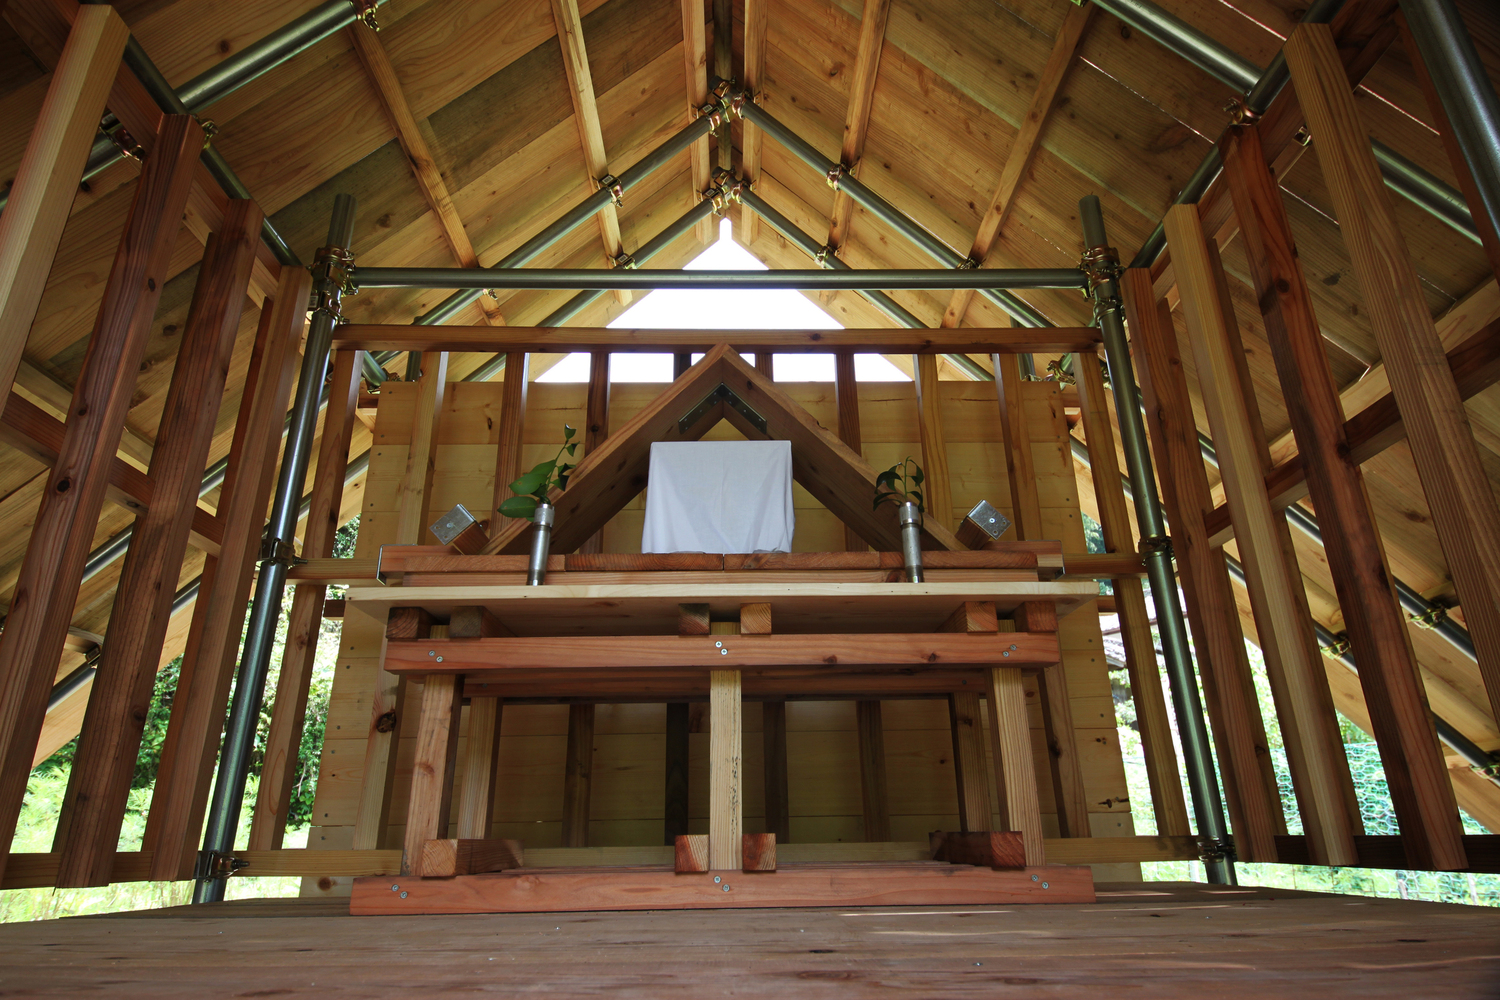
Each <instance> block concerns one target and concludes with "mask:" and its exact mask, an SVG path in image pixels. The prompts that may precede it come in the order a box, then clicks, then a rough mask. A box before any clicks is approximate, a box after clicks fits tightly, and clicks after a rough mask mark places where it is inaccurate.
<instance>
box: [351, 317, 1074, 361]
mask: <svg viewBox="0 0 1500 1000" xmlns="http://www.w3.org/2000/svg"><path fill="white" fill-rule="evenodd" d="M720 344H728V345H729V346H731V347H733V348H735V349H736V350H743V351H746V352H755V351H759V350H761V349H772V350H774V351H775V352H776V353H777V354H827V353H828V352H829V351H835V352H837V351H849V352H851V353H854V354H861V353H863V354H993V353H996V352H999V353H1001V354H1066V353H1069V352H1073V351H1088V350H1093V349H1094V348H1095V347H1097V345H1098V344H1099V331H1098V330H1097V329H1095V328H1092V327H1046V328H1032V327H969V328H965V329H962V330H947V329H943V330H926V329H923V330H905V329H900V330H897V329H885V328H880V327H874V328H869V329H847V330H619V329H613V328H608V327H582V326H576V327H575V326H569V327H562V328H555V327H545V326H544V327H529V328H528V327H509V328H507V329H494V328H491V327H487V326H411V325H406V326H396V325H384V324H364V323H353V324H350V325H348V326H340V327H338V329H336V330H334V333H333V345H334V347H335V348H338V349H343V348H358V349H360V350H362V351H455V352H458V351H473V352H479V351H487V352H490V353H496V352H499V353H505V352H507V351H534V352H538V353H548V354H559V353H569V352H572V351H604V350H607V351H611V352H613V353H616V354H622V353H632V352H642V353H660V352H693V353H707V352H708V351H711V350H713V349H714V348H715V347H717V346H718V345H720Z"/></svg>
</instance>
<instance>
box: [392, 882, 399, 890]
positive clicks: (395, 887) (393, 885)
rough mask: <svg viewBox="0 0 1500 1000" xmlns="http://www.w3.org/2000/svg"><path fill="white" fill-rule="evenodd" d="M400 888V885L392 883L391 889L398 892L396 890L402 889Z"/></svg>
mask: <svg viewBox="0 0 1500 1000" xmlns="http://www.w3.org/2000/svg"><path fill="white" fill-rule="evenodd" d="M400 888H401V887H400V886H399V885H396V884H395V883H391V891H392V892H396V891H398V890H400Z"/></svg>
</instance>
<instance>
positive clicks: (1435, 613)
mask: <svg viewBox="0 0 1500 1000" xmlns="http://www.w3.org/2000/svg"><path fill="white" fill-rule="evenodd" d="M1447 620H1448V609H1447V608H1445V607H1443V606H1442V605H1441V604H1430V605H1428V607H1427V610H1426V611H1424V612H1422V613H1421V614H1420V615H1412V616H1411V623H1412V624H1413V625H1415V626H1416V627H1417V628H1420V629H1427V630H1429V631H1431V630H1432V629H1435V628H1437V627H1438V626H1439V625H1441V624H1442V623H1443V622H1445V621H1447Z"/></svg>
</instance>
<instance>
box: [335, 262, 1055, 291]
mask: <svg viewBox="0 0 1500 1000" xmlns="http://www.w3.org/2000/svg"><path fill="white" fill-rule="evenodd" d="M353 280H354V286H355V287H356V288H358V289H359V290H361V291H364V290H366V289H370V288H544V289H560V288H578V289H586V290H593V291H608V290H611V289H621V288H623V289H630V290H633V291H649V290H651V289H657V288H671V289H737V290H738V289H763V288H795V289H808V290H817V289H848V290H851V291H855V290H859V289H863V288H908V289H951V288H1082V287H1083V285H1084V278H1083V272H1082V271H1079V270H1077V269H1075V268H1045V269H1043V268H1034V269H1016V270H1004V271H1001V270H988V269H979V268H961V269H956V270H947V269H941V268H925V269H924V268H915V269H906V270H879V271H876V270H859V271H856V270H848V271H814V270H785V269H778V270H774V271H679V270H659V271H656V270H637V269H621V268H617V269H614V270H604V269H590V268H559V269H551V268H547V269H544V268H516V269H514V270H508V271H505V272H503V273H500V274H492V273H488V272H484V271H476V270H474V269H472V268H455V267H362V268H358V269H357V270H356V271H355V272H354V279H353Z"/></svg>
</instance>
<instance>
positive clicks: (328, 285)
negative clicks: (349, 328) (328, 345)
mask: <svg viewBox="0 0 1500 1000" xmlns="http://www.w3.org/2000/svg"><path fill="white" fill-rule="evenodd" d="M308 270H309V271H311V272H312V276H313V291H312V299H311V301H310V302H309V303H308V309H309V311H311V312H326V313H328V314H329V315H330V316H332V317H333V318H334V320H335V321H336V322H342V321H343V318H344V313H343V311H342V309H341V308H340V305H339V304H340V302H341V301H342V299H343V297H344V296H345V295H355V294H358V292H359V289H357V288H355V287H354V254H352V253H350V252H349V251H348V250H346V249H345V248H344V247H333V246H328V247H320V248H319V249H318V252H317V253H316V254H314V255H313V263H312V264H311V265H309V267H308Z"/></svg>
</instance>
